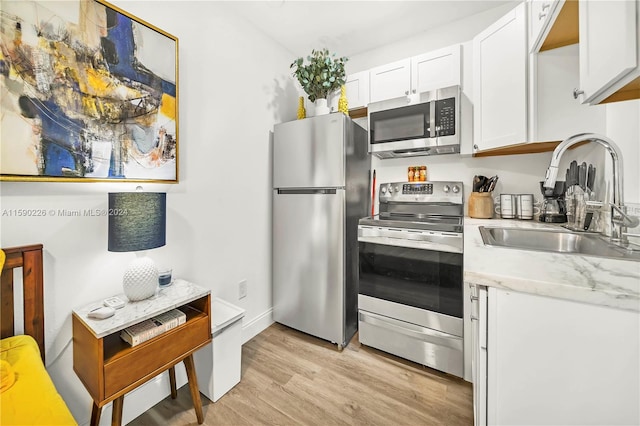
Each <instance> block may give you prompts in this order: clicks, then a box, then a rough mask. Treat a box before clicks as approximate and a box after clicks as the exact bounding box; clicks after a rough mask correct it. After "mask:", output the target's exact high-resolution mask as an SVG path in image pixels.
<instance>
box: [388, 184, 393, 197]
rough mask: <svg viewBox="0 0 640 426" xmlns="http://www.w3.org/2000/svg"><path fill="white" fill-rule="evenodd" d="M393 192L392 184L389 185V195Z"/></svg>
mask: <svg viewBox="0 0 640 426" xmlns="http://www.w3.org/2000/svg"><path fill="white" fill-rule="evenodd" d="M391 194H393V186H391V185H389V195H391Z"/></svg>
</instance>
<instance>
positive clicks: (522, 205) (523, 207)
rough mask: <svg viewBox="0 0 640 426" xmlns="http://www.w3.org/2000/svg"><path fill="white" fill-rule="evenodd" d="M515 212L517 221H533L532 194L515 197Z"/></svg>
mask: <svg viewBox="0 0 640 426" xmlns="http://www.w3.org/2000/svg"><path fill="white" fill-rule="evenodd" d="M516 212H517V213H516V217H517V218H518V219H526V220H529V219H533V194H518V195H516Z"/></svg>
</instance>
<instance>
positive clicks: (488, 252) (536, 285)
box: [464, 217, 640, 312]
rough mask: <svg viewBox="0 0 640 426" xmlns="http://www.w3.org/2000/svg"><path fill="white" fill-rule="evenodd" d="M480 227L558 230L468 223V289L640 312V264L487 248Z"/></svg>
mask: <svg viewBox="0 0 640 426" xmlns="http://www.w3.org/2000/svg"><path fill="white" fill-rule="evenodd" d="M479 226H487V227H495V226H499V227H521V228H550V227H551V228H557V227H558V226H559V225H555V224H544V223H539V222H534V221H525V220H509V219H472V218H469V217H465V218H464V281H465V283H469V284H475V285H482V286H487V287H498V288H503V289H509V290H514V291H519V292H523V293H531V294H537V295H542V296H549V297H556V298H560V299H568V300H574V301H580V302H584V303H590V304H595V305H602V306H609V307H614V308H619V309H625V310H631V311H636V312H640V262H634V261H630V260H616V259H607V258H602V257H593V256H582V255H576V254H561V253H547V252H538V251H531V250H519V249H513V248H501V247H490V246H485V245H484V243H483V241H482V236H481V235H480V231H479V230H478V227H479Z"/></svg>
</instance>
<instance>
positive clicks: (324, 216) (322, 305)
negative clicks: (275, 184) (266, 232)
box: [273, 189, 345, 344]
mask: <svg viewBox="0 0 640 426" xmlns="http://www.w3.org/2000/svg"><path fill="white" fill-rule="evenodd" d="M273 221H274V223H273V317H274V320H275V321H276V322H279V323H281V324H284V325H286V326H289V327H292V328H295V329H297V330H300V331H303V332H305V333H308V334H311V335H313V336H316V337H320V338H322V339H325V340H329V341H331V342H334V343H338V344H342V343H343V340H344V320H345V318H344V250H345V248H344V232H345V230H344V190H339V189H338V190H336V189H324V190H322V189H319V190H308V191H286V190H280V191H278V190H276V191H274V200H273Z"/></svg>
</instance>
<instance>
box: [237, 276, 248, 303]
mask: <svg viewBox="0 0 640 426" xmlns="http://www.w3.org/2000/svg"><path fill="white" fill-rule="evenodd" d="M245 297H247V280H242V281H240V282H239V283H238V299H243V298H245Z"/></svg>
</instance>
